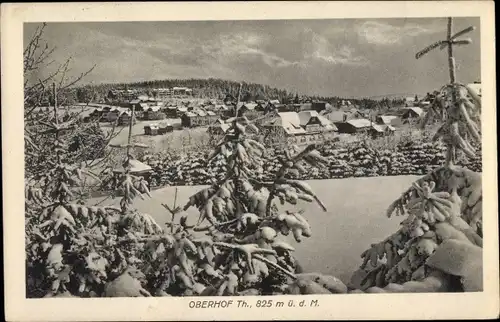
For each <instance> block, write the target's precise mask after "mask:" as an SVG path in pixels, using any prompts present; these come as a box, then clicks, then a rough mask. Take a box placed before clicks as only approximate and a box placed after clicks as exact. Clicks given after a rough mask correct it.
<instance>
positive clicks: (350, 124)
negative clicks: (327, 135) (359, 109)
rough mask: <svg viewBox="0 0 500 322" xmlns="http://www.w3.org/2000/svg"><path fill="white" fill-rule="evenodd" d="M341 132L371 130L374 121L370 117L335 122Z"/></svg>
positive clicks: (349, 132)
mask: <svg viewBox="0 0 500 322" xmlns="http://www.w3.org/2000/svg"><path fill="white" fill-rule="evenodd" d="M334 124H335V126H337V129H338V132H339V133H346V134H357V133H366V132H368V131H369V130H370V128H371V126H372V124H373V122H372V121H370V120H368V119H351V120H348V121H345V122H335V123H334Z"/></svg>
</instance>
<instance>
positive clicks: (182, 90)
mask: <svg viewBox="0 0 500 322" xmlns="http://www.w3.org/2000/svg"><path fill="white" fill-rule="evenodd" d="M192 93H193V90H192V89H191V88H188V87H174V88H172V95H174V96H175V95H179V96H184V95H191V94H192Z"/></svg>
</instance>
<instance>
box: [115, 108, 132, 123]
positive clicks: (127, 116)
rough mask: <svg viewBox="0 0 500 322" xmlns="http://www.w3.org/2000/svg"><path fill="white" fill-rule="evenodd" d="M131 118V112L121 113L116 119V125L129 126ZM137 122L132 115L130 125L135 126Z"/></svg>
mask: <svg viewBox="0 0 500 322" xmlns="http://www.w3.org/2000/svg"><path fill="white" fill-rule="evenodd" d="M131 117H132V112H131V111H129V110H126V111H122V113H121V114H120V116H119V117H118V125H129V124H130V121H131ZM136 122H137V118H136V116H135V114H134V117H133V119H132V124H135V123H136Z"/></svg>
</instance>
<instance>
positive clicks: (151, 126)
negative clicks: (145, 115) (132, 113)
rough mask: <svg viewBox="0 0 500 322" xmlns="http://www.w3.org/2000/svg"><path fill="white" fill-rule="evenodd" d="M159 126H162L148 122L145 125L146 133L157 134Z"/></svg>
mask: <svg viewBox="0 0 500 322" xmlns="http://www.w3.org/2000/svg"><path fill="white" fill-rule="evenodd" d="M159 128H160V127H159V126H158V124H156V123H153V124H148V125H146V126H144V135H157V134H158V130H159Z"/></svg>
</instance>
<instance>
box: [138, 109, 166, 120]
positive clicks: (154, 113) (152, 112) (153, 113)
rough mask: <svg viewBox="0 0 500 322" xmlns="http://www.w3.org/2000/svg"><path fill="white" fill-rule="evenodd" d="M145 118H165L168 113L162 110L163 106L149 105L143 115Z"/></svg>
mask: <svg viewBox="0 0 500 322" xmlns="http://www.w3.org/2000/svg"><path fill="white" fill-rule="evenodd" d="M142 117H143V119H144V120H163V119H164V118H165V117H166V115H165V113H163V112H162V110H161V106H149V107H148V108H146V109H145V110H144V113H143V115H142Z"/></svg>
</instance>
